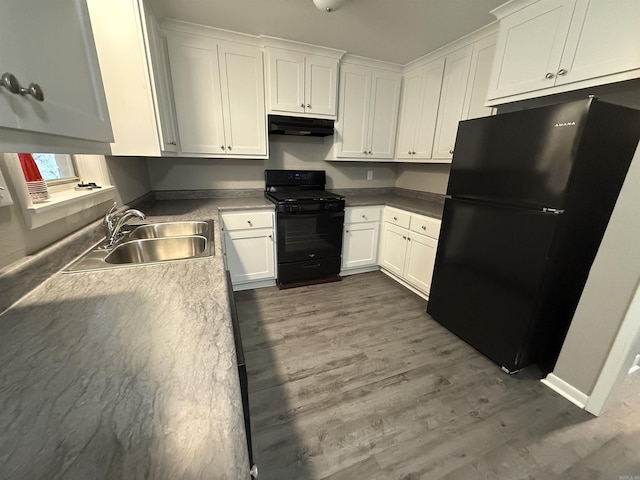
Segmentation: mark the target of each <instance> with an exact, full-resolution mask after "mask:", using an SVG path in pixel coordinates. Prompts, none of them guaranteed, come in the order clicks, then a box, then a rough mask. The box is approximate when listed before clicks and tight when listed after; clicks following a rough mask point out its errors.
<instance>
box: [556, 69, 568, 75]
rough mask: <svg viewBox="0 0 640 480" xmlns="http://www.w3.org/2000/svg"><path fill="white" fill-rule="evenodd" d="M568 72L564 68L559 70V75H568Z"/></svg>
mask: <svg viewBox="0 0 640 480" xmlns="http://www.w3.org/2000/svg"><path fill="white" fill-rule="evenodd" d="M566 74H567V71H566V70H565V69H564V68H561V69H560V70H558V75H566Z"/></svg>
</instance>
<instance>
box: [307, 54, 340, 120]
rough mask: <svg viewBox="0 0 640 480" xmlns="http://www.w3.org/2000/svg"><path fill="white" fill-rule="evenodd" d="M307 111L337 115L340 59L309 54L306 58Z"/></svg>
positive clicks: (316, 113) (331, 115)
mask: <svg viewBox="0 0 640 480" xmlns="http://www.w3.org/2000/svg"><path fill="white" fill-rule="evenodd" d="M304 78H305V87H304V91H305V108H304V109H305V112H306V113H311V114H314V115H327V116H330V117H335V116H336V98H337V95H338V92H337V84H338V61H337V60H333V59H331V58H327V57H319V56H313V55H308V56H307V57H306V59H305V75H304Z"/></svg>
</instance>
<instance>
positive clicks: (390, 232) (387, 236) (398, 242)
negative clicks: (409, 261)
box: [380, 222, 408, 276]
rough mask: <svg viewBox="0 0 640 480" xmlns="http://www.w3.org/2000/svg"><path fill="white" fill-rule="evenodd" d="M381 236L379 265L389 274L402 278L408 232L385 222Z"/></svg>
mask: <svg viewBox="0 0 640 480" xmlns="http://www.w3.org/2000/svg"><path fill="white" fill-rule="evenodd" d="M382 235H383V238H382V249H381V250H380V265H381V266H382V267H384V268H386V269H387V270H389V271H390V272H392V273H395V274H396V275H398V276H402V274H403V271H404V263H405V259H406V254H407V235H408V231H407V229H405V228H400V227H397V226H396V225H392V224H390V223H387V222H385V224H384V227H383V231H382Z"/></svg>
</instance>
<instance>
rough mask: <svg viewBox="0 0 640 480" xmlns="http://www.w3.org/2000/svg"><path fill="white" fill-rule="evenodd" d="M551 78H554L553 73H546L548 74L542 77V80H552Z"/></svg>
mask: <svg viewBox="0 0 640 480" xmlns="http://www.w3.org/2000/svg"><path fill="white" fill-rule="evenodd" d="M553 76H554V75H553V73H551V72H548V73H547V74H546V75H545V76H544V78H553Z"/></svg>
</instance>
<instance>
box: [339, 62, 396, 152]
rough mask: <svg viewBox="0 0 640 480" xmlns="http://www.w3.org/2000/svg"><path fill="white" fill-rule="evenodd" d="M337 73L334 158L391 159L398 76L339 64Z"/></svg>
mask: <svg viewBox="0 0 640 480" xmlns="http://www.w3.org/2000/svg"><path fill="white" fill-rule="evenodd" d="M340 72H341V73H340V106H339V110H338V121H337V122H336V134H335V136H334V141H335V146H336V152H335V153H336V157H338V158H351V159H359V158H361V159H367V160H379V159H391V158H393V155H394V149H395V138H396V127H397V121H398V106H399V101H400V86H401V75H400V73H398V72H393V71H388V70H381V69H377V68H371V67H368V66H364V65H356V64H351V63H343V64H342V66H341V67H340Z"/></svg>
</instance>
